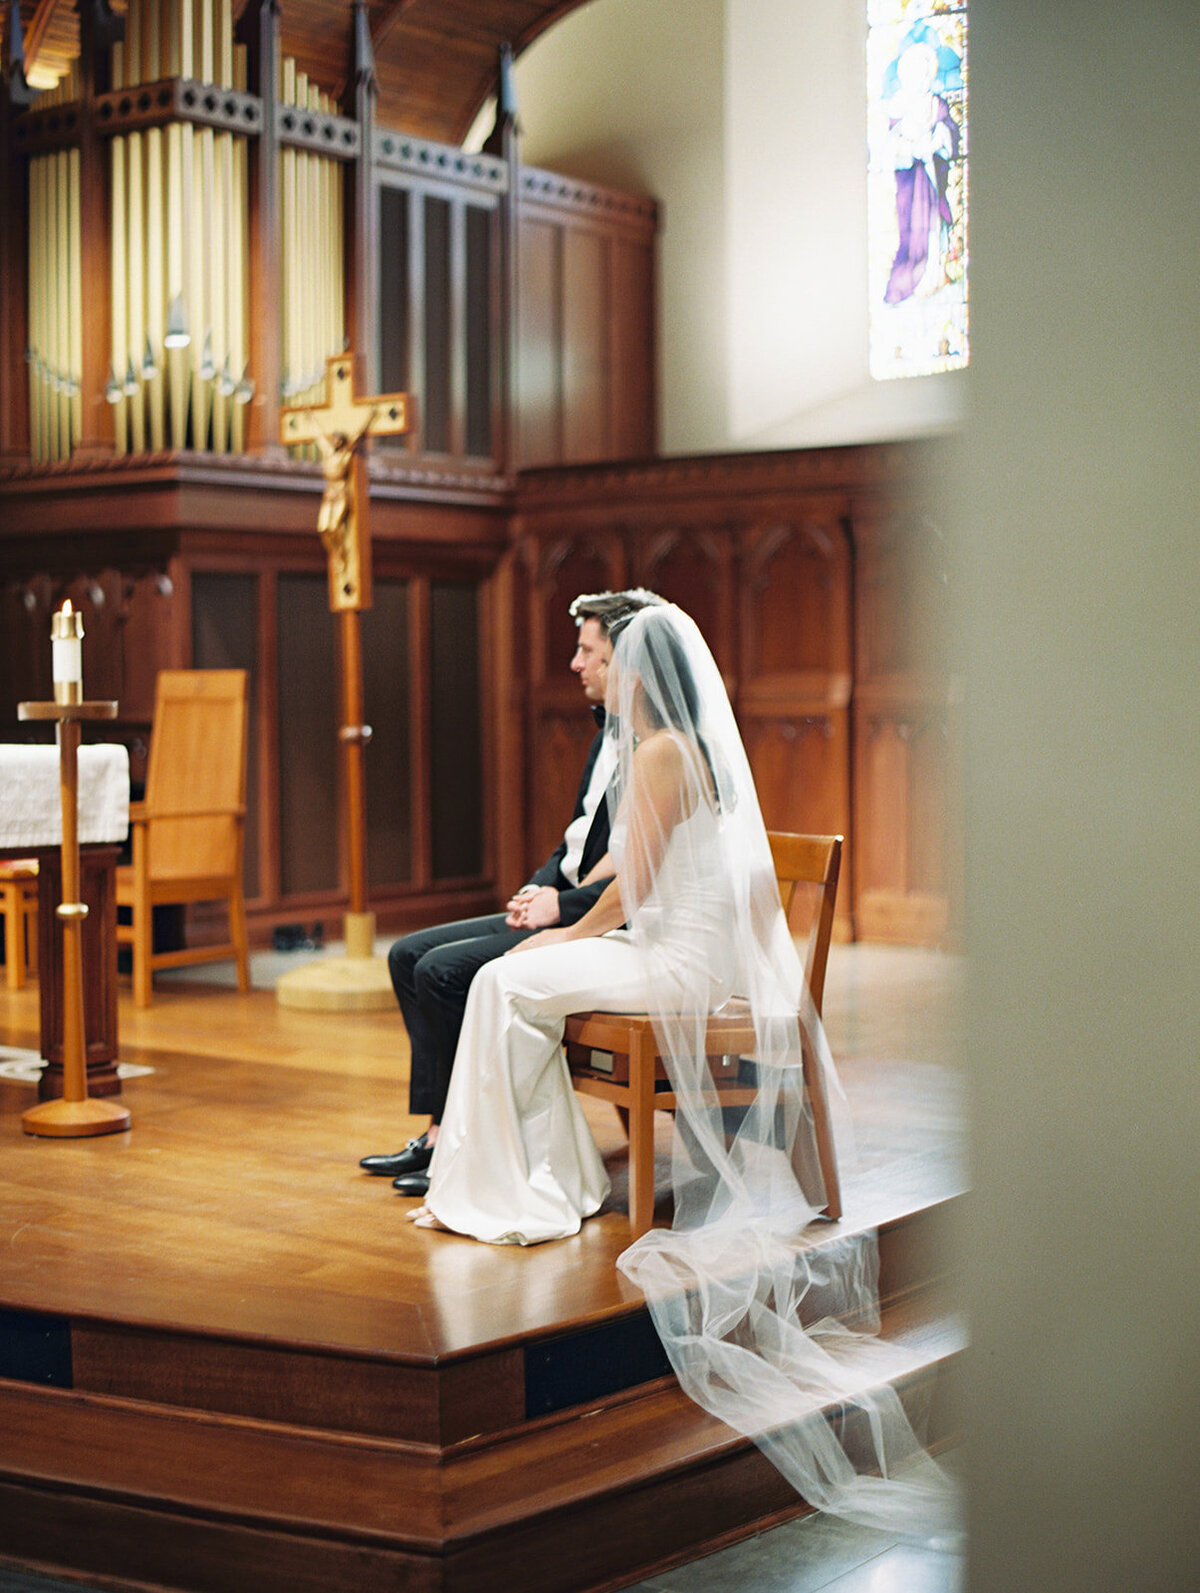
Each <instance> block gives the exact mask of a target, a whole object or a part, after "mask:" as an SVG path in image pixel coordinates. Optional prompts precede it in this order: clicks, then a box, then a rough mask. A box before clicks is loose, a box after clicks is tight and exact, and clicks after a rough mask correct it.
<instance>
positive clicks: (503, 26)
mask: <svg viewBox="0 0 1200 1593" xmlns="http://www.w3.org/2000/svg"><path fill="white" fill-rule="evenodd" d="M248 3H249V0H234V14H235V16H240V14H241V12H242V11H243V10H244V9H245V7H246V5H247V4H248ZM583 3H584V0H367V15H368V18H369V22H370V29H371V38H372V40H373V43H374V49H375V71H376V76H377V78H378V80H379V109H378V119H379V122H380V125H382V126H385V127H395V128H400V129H402V130H403V131H405V132H410V133H415V134H417V135H418V136H419V137H422V138H434V139H440V140H443V141H444V142H446V143H460V142H461V141H462V139H463V138H464V137H465V136H466V133H467V131H468V130H469V128H470V126H471V123H472V121H473V120H474V118H475V115H476V113H477V112H478V110H479V107H480V105H481V104H482V103H483V101H484V100H485V99H486V97H487V95H488V94H489V92H491V90H492V89H493V88H494V87H495V82H496V64H497V60H498V57H499V51H500V46H501V45H502V44H510V45H511V46H512V49H513V53H514V55H519V54H520V52H521V51H522V50H523V49H524V48H525V47H526V45H528V44H530V43H531V42H532V41H533V40H534V39H536V38H537V36H538V34H539V33H542V32H543V31H544V30H545V29H546V28H548V27H549V26H550V25H551V23H553V22H556V21H557V20H558V19H559V18H560V17H562V16H565V15H566V13H567V12H568V11H572V10H574V9H575V7H576V6H578V5H581V4H583ZM9 9H10V7H9V4H8V3H5V5H4V32H5V53H6V56H7V48H8V39H7V34H8V15H9ZM113 9H114V10H116V11H124V9H125V0H114V4H113ZM20 10H21V26H22V31H23V34H24V37H25V40H26V43H27V47H28V49H29V54H30V56H31V60H30V76H31V79H32V80H33V81H34V82H36V83H38V84H39V85H45V84H46V83H47V82H48V81H52V80H56V79H57V78H58V77H59V76H61V75H62V73H63V72H65V71H66V70H67V68H68V67H69V65H70V63H71V61H72V60H73V59H74V57H75V55H76V54H77V53H78V48H79V44H78V40H79V19H78V14H77V12H76V9H75V0H20ZM280 10H281V27H282V40H283V52H284V54H285V55H291V56H294V57H295V59H296V62H297V65H298V67H299V70H300V71H302V72H306V73H307V74H308V76H309V78H310V80H313V81H315V82H316V83H318V84H319V85H320V86H321V87H322V88H323V89H325V90H327V91H328V92H329V93H331V94H333V95H335V96H337V97H340V95H341V93H342V91H343V90H344V88H345V85H346V82H347V78H348V75H349V70H350V61H351V48H352V41H353V30H354V3H353V0H280Z"/></svg>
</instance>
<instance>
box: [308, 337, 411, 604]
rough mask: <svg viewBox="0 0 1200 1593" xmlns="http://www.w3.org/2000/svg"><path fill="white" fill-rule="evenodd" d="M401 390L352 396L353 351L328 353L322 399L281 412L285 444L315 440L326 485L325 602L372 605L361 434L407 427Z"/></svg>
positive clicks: (321, 525) (322, 525) (322, 518)
mask: <svg viewBox="0 0 1200 1593" xmlns="http://www.w3.org/2000/svg"><path fill="white" fill-rule="evenodd" d="M408 409H409V405H408V394H407V393H383V394H381V395H380V396H379V397H377V398H355V396H354V356H353V355H352V354H335V355H332V356H331V357H330V358H329V359H327V360H326V362H325V402H324V403H323V404H298V405H296V406H295V407H294V408H288V409H285V410H282V411H281V412H280V417H279V418H280V426H281V431H282V437H283V441H284V442H285V443H286V444H287V445H288V446H289V447H291V446H294V445H295V444H297V443H316V445H317V447H318V448H319V449H320V451H321V470H322V472H323V473H324V476H325V492H324V495H323V497H322V499H321V508H320V512H319V513H318V515H317V529H318V530H319V531H320V533H321V541H322V543H323V544H324V546H325V551H326V553H327V554H328V555H329V606H330V608H331V609H332V610H333V611H334V613H337V612H338V611H339V610H341V609H361V608H370V606H371V526H370V493H369V489H368V482H367V462H366V459H365V457H364V455H363V451H362V443H363V442H364V440H365V439H366V438H367V437H388V436H395V435H396V434H398V433H399V432H403V431H407V430H408V427H409V418H408Z"/></svg>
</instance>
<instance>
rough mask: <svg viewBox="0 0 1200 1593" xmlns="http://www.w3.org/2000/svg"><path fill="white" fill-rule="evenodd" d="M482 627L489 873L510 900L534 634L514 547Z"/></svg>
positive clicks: (490, 593)
mask: <svg viewBox="0 0 1200 1593" xmlns="http://www.w3.org/2000/svg"><path fill="white" fill-rule="evenodd" d="M486 594H487V596H486V606H485V610H484V613H485V618H484V623H483V631H482V637H483V649H482V651H483V657H484V658H485V659H487V660H490V667H489V668H487V669H485V671H484V680H483V691H484V700H485V703H486V704H487V709H486V711H485V714H484V759H485V762H484V767H485V770H486V773H487V779H486V786H485V795H486V809H487V811H488V812H490V813H491V815H492V823H491V825H490V826H488V829H487V838H488V843H489V845H490V846H491V847H492V848H493V851H492V853H491V855H490V861H489V872H490V873H491V875H492V877H493V878H494V879H495V881H496V885H497V897H498V899H499V900H501V901H505V900H507V898H508V897H509V896H511V895H512V893H513V891H515V890H516V889H517V888H518V887H519V886H520V885H522V884H524V882H525V876H526V857H525V815H526V812H527V811H528V797H527V790H528V787H527V783H526V775H527V771H526V764H525V712H526V704H527V701H528V682H529V655H528V651H527V649H526V648H525V647H524V646H522V645H521V644H520V641H519V638H527V637H528V636H529V633H530V612H529V590H528V583H527V582H526V581H524V580H523V578H522V565H521V561H520V557H519V555H518V554H517V552H516V550H515V549H510V550H509V551H508V552H507V553H506V554H505V556H504V557H503V558H502V559H501V560H500V563H499V564H498V565H497V567H496V570H495V572H494V574H493V576H492V578H491V580H490V581H489V582H488V583H487V587H486Z"/></svg>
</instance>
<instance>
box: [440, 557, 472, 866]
mask: <svg viewBox="0 0 1200 1593" xmlns="http://www.w3.org/2000/svg"><path fill="white" fill-rule="evenodd" d="M429 597H430V626H429V652H430V745H429V777H430V784H431V789H432V794H433V800H432V802H431V805H430V807H431V811H430V832H431V835H430V838H431V846H432V859H433V876H434V878H435V879H437V880H463V879H466V880H472V879H478V878H480V877H481V875H482V874H483V870H484V847H483V825H484V805H483V764H482V756H481V754H482V734H483V727H482V701H481V693H480V687H479V671H480V666H481V662H482V659H481V655H480V648H479V614H480V599H479V586H478V583H477V582H476V581H474V580H461V579H458V580H453V581H447V580H434V581H431V583H430V594H429Z"/></svg>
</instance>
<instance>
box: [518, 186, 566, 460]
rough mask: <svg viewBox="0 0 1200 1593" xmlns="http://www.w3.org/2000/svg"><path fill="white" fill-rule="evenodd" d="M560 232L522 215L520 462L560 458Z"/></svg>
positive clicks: (519, 369) (520, 267) (519, 361)
mask: <svg viewBox="0 0 1200 1593" xmlns="http://www.w3.org/2000/svg"><path fill="white" fill-rule="evenodd" d="M561 281H562V235H561V232H560V231H559V229H558V228H557V227H555V226H554V225H553V224H552V223H550V222H549V221H544V220H540V219H536V218H533V217H528V216H524V215H523V216H522V217H521V219H520V223H519V227H518V275H517V295H518V308H517V324H518V328H519V341H518V345H517V349H516V365H517V375H516V388H517V393H516V405H517V460H516V463H517V464H518V465H519V466H521V467H522V468H525V469H527V468H529V467H530V466H533V465H556V464H560V463H561V462H562V460H563V411H562V402H563V398H562V395H563V372H562V288H561Z"/></svg>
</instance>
